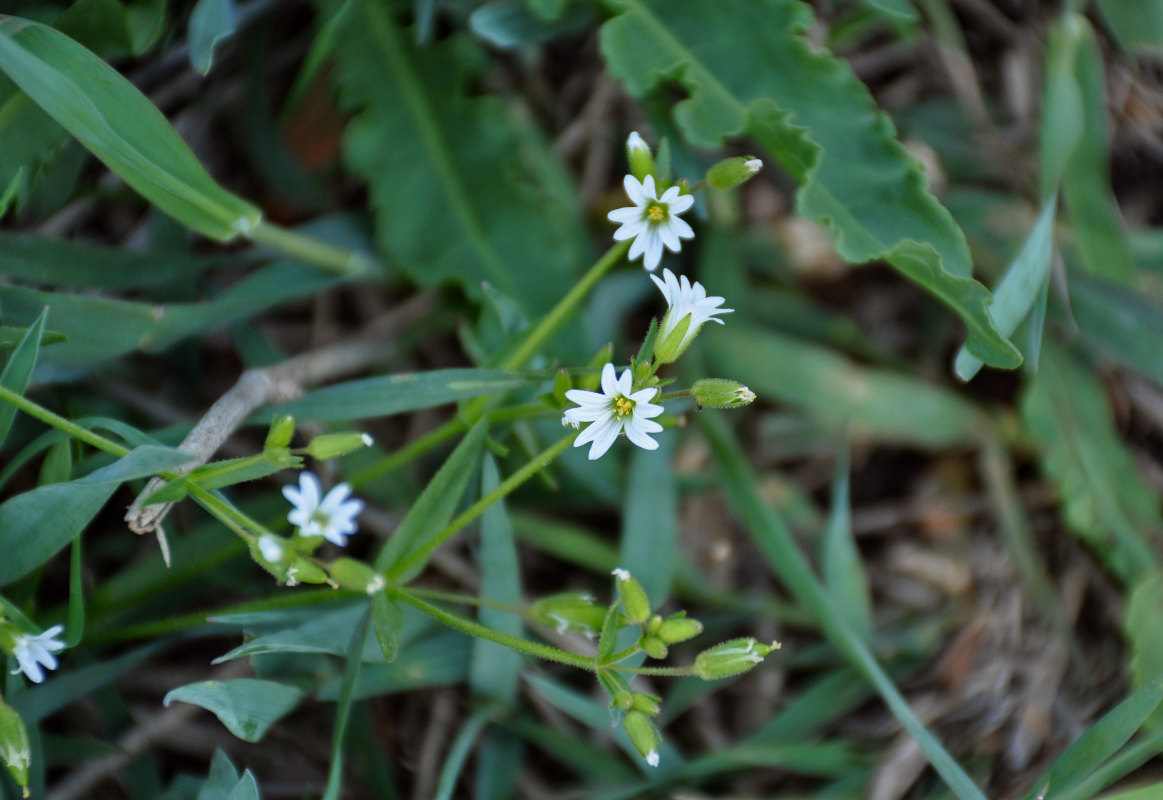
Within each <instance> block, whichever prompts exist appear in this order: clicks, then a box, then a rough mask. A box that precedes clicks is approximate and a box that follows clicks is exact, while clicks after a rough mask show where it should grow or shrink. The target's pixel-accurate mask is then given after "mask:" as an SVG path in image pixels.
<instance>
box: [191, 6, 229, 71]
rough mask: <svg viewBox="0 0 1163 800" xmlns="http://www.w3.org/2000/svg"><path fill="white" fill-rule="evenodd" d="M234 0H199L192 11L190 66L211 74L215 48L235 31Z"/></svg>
mask: <svg viewBox="0 0 1163 800" xmlns="http://www.w3.org/2000/svg"><path fill="white" fill-rule="evenodd" d="M234 25H235V23H234V0H198V3H197V4H196V5H195V6H194V10H193V11H191V12H190V29H189V32H188V33H187V36H188V37H189V40H190V66H192V67H193V68H194V69H195V70H197V71H198V72H199V73H200V74H202V75H208V74H210V66H211V64H212V63H213V61H214V48H215V47H217V46H218V43H219V42H221V41H222V40H223V39H225V38H226V37H228V36H230V35H231V34H232V33H234Z"/></svg>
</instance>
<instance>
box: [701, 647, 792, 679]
mask: <svg viewBox="0 0 1163 800" xmlns="http://www.w3.org/2000/svg"><path fill="white" fill-rule="evenodd" d="M778 649H779V642H772V643H771V644H770V645H766V644H762V643H761V642H758V641H756V640H755V639H754V638H752V637H750V636H748V637H746V638H742V639H731V640H730V641H726V642H723V643H722V644H718V645H715V646H714V647H712V648H711V649H709V650H704V651H703V652H701V653H699V654H698V656H696V657H695V665H694V673H695V675H698V676H699V677H700V678H702V679H703V680H705V681H713V680H718V679H719V678H729V677H731V676H732V675H739V674H740V673H743V672H746V671H747V670H749V669H751V668H752V667H754V666H755V665H756V664H758V663H759V662H760V661H762V660H763V658H764V656H766V655H767V654H768V653H770V652H771V651H772V650H778Z"/></svg>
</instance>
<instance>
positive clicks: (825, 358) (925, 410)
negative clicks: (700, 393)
mask: <svg viewBox="0 0 1163 800" xmlns="http://www.w3.org/2000/svg"><path fill="white" fill-rule="evenodd" d="M704 338H705V339H706V342H705V347H706V349H707V351H708V352H709V354H710V361H711V363H713V364H715V369H716V371H717V373H718V374H721V375H730V376H733V377H738V378H739V379H740V380H743V381H744V382H745V383H747V385H748V386H750V387H751V389H752V390H753V391H754V392H756V393H757V394H758V395H759V396H760V397H761V398H766V399H768V400H779V401H782V402H785V403H790V404H791V405H793V406H795V407H797V408H799V409H801V410H803V411H804V412H806V413H807V414H809V415H811V416H813V417H815V418H817V419H819V420H820V421H821V422H823V423H825V424H826V425H828V426H831V427H834V428H836V429H837V430H839V429H841V428H843V427H844V426H845V425H849V424H850V425H851V428H852V435H853V437H855V438H856V439H862V438H871V439H875V440H886V441H901V442H909V443H911V444H915V445H918V446H922V447H931V448H943V447H949V446H951V445H953V446H957V445H965V444H969V443H972V442H974V441H976V440H977V438H978V435H979V432H980V431H981V430H982V426H983V424H984V419H983V418H982V416H981V414H980V412H978V411H977V409H975V408H974V407H973V406H972V405H971V404H970V403H969V402H967V401H965V400H963V399H962V398H961V397H959V396H958V395H956V394H954V393H953V392H950V391H949V390H947V389H944V388H942V387H940V386H936V385H933V384H930V383H926V382H924V381H922V380H921V379H919V378H914V377H911V376H909V375H904V374H901V373H896V372H892V371H889V370H886V369H878V368H874V367H864V366H860V365H858V364H855V363H853V362H852V361H849V360H848V359H847V358H845V357H844V356H841V355H839V354H838V353H835V352H834V351H832V350H829V349H827V348H824V347H820V346H819V345H815V344H810V343H808V342H803V341H799V340H796V339H792V338H790V337H785V336H781V335H779V334H777V333H774V332H771V331H767V330H762V329H759V328H748V327H746V326H744V325H742V324H737V323H733V324H731V325H727V326H724V328H723V329H722V330H719V329H716V330H714V331H711V332H709V333H708V334H707V335H706V336H705V337H704Z"/></svg>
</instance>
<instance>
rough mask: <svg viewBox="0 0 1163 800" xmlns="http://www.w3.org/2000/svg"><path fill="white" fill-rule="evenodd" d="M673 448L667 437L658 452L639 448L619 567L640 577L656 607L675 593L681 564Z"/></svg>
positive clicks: (624, 508)
mask: <svg viewBox="0 0 1163 800" xmlns="http://www.w3.org/2000/svg"><path fill="white" fill-rule="evenodd" d="M673 450H674V446H673V438H668V439H665V440H663V443H662V444H661V446H660V447H659V449H658V450H655V451H648V450H639V449H635V450H634V453H633V454H632V455H631V456H630V471H629V479H628V481H627V484H626V499H625V501H624V504H623V506H622V551H621V555H620V556H619V560H618V565H619V566H621V567H623V568H625V569H628V570H630V573H631V574H632V575H633V576H634V577H635V578H637V579H638V582H639V583H640V584H642V588H643V589H645V590H646V596H647V597H649V598H650V605H651V607H653V608H657V607H658V606H660V605H662V604H663V603H665V602H666V600H667V599H668V598H669V597H670V588H671V583H672V581H673V580H674V573H675V568H676V566H677V563H678V489H677V487H676V485H675V477H674V470H673V469H671V466H670V460H671V454H672V452H673Z"/></svg>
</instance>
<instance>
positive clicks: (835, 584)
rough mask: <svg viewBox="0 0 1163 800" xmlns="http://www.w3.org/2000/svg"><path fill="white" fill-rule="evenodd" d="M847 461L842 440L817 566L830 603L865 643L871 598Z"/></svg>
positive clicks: (844, 444)
mask: <svg viewBox="0 0 1163 800" xmlns="http://www.w3.org/2000/svg"><path fill="white" fill-rule="evenodd" d="M848 462H849V457H848V443H847V442H846V441H845V442H844V443H843V445H842V446H841V448H840V451H839V453H838V454H837V457H836V467H835V472H834V473H833V475H832V513H831V514H830V515H829V517H828V524H827V526H825V528H824V535H823V537H822V539H821V542H820V545H821V547H820V566H821V569H822V572H823V577H824V586H825V587H826V588H827V590H828V594H829V596H830V597H831V598H832V602H833V604H834V605H835V607H836V608H837V609H838V610H839V611H840V613H841V614H843V615H844V617H845V619H847V620H848V624H849V625H851V626H852V630H853V631H854V632H855V633H857V634H858V635H859V636H860V637H861V638H862V639H864V640H865V641H868V640H869V639H871V638H872V596H871V594H870V592H869V589H868V577H867V576H866V575H865V574H864V566H863V564H861V562H860V551H859V550H858V549H857V548H856V539H855V538H854V537H853V534H852V511H851V509H850V507H849V502H848Z"/></svg>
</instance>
